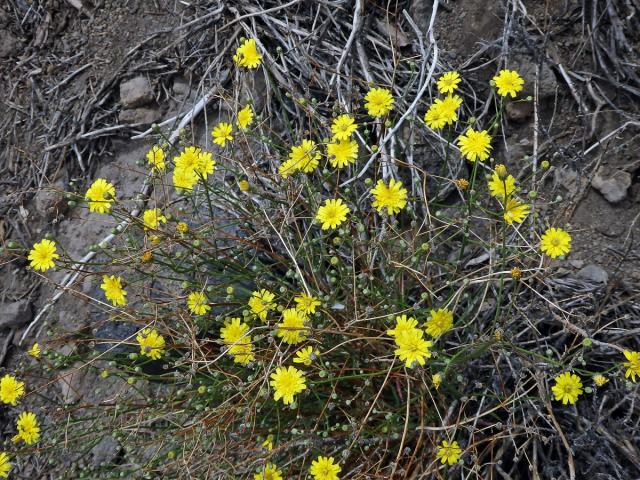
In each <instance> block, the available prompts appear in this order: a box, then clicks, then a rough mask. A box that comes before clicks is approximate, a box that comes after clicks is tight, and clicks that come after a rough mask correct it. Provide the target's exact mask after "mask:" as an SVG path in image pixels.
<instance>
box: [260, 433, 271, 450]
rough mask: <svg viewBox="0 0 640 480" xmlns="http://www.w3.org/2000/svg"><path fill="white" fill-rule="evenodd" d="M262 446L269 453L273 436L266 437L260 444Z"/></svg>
mask: <svg viewBox="0 0 640 480" xmlns="http://www.w3.org/2000/svg"><path fill="white" fill-rule="evenodd" d="M262 446H263V447H264V448H266V449H267V450H269V451H271V450H273V435H268V436H267V438H266V439H265V440H264V442H262Z"/></svg>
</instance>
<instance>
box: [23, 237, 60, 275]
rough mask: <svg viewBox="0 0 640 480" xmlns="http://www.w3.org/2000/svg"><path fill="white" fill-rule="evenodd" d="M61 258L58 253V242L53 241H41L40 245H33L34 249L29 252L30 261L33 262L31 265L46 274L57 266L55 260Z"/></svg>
mask: <svg viewBox="0 0 640 480" xmlns="http://www.w3.org/2000/svg"><path fill="white" fill-rule="evenodd" d="M56 258H60V255H58V254H57V253H56V242H54V241H52V240H47V239H46V238H45V239H44V240H41V241H40V242H38V243H34V244H33V248H32V249H31V251H30V252H29V256H28V257H27V259H28V260H30V261H31V262H30V263H29V265H30V266H31V268H33V269H35V270H40V271H41V272H46V271H47V270H49V269H50V268H53V267H55V266H56V264H55V263H54V261H53V260H54V259H56Z"/></svg>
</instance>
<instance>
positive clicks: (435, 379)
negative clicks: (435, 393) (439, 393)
mask: <svg viewBox="0 0 640 480" xmlns="http://www.w3.org/2000/svg"><path fill="white" fill-rule="evenodd" d="M431 381H432V382H433V386H434V388H435V389H436V390H438V389H439V388H440V385H442V375H441V374H439V373H434V374H433V376H432V377H431Z"/></svg>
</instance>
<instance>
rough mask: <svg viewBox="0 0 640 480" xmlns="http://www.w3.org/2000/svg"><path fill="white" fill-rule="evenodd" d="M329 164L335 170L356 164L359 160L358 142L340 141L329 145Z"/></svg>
mask: <svg viewBox="0 0 640 480" xmlns="http://www.w3.org/2000/svg"><path fill="white" fill-rule="evenodd" d="M327 155H329V163H331V166H332V167H333V168H342V167H344V166H346V165H350V164H352V163H355V162H356V159H357V158H358V142H356V141H355V140H349V139H346V140H338V141H337V142H335V143H329V144H327Z"/></svg>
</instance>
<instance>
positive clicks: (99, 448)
mask: <svg viewBox="0 0 640 480" xmlns="http://www.w3.org/2000/svg"><path fill="white" fill-rule="evenodd" d="M118 452H120V445H119V444H118V442H117V441H116V440H115V439H114V438H113V437H112V436H110V435H107V436H105V437H102V439H101V440H100V441H99V442H98V443H97V444H96V445H95V446H94V447H93V448H92V449H91V452H90V453H91V456H92V457H93V458H92V462H93V464H94V465H96V466H98V465H100V464H101V463H103V462H104V463H110V462H112V461H113V460H114V459H115V458H116V456H117V455H118Z"/></svg>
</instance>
